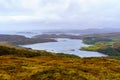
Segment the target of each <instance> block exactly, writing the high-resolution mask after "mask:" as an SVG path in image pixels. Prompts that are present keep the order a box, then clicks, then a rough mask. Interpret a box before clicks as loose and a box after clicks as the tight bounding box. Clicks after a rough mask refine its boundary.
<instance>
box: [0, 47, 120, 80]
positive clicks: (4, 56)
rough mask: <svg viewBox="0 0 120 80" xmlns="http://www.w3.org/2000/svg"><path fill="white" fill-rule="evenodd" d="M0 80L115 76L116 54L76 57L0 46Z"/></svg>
mask: <svg viewBox="0 0 120 80" xmlns="http://www.w3.org/2000/svg"><path fill="white" fill-rule="evenodd" d="M0 51H1V52H0V55H1V56H0V60H1V61H0V80H119V79H120V71H119V69H120V66H119V65H120V61H119V60H118V59H120V58H119V57H118V58H114V57H108V58H79V57H78V56H75V55H69V54H63V53H59V54H55V53H50V52H46V51H40V50H39V51H38V50H37V51H36V50H31V49H24V48H20V47H19V48H18V47H15V46H11V47H10V45H9V46H3V45H1V46H0Z"/></svg>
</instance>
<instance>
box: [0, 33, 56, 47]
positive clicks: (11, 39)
mask: <svg viewBox="0 0 120 80" xmlns="http://www.w3.org/2000/svg"><path fill="white" fill-rule="evenodd" d="M0 42H7V43H9V44H12V45H24V44H34V43H43V42H56V40H54V39H50V38H27V37H25V36H21V35H6V34H0Z"/></svg>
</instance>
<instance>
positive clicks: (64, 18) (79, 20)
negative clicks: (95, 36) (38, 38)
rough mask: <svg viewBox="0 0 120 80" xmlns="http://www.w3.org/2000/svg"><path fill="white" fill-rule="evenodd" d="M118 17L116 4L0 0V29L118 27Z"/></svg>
mask: <svg viewBox="0 0 120 80" xmlns="http://www.w3.org/2000/svg"><path fill="white" fill-rule="evenodd" d="M119 16H120V1H119V0H0V25H1V29H5V28H8V27H11V28H14V29H18V28H19V29H44V28H48V29H49V28H52V29H55V28H56V29H62V28H66V29H67V28H70V27H73V28H75V29H83V28H98V27H99V28H100V27H119V25H120V21H119V18H120V17H119ZM33 26H34V27H33Z"/></svg>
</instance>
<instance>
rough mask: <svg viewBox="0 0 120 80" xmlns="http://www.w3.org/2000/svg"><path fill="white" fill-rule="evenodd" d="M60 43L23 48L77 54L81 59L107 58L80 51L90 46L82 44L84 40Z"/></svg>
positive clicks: (98, 54)
mask: <svg viewBox="0 0 120 80" xmlns="http://www.w3.org/2000/svg"><path fill="white" fill-rule="evenodd" d="M57 40H58V42H48V43H38V44H32V45H22V46H23V47H27V48H32V49H36V50H47V51H50V52H61V53H68V54H75V55H78V56H80V57H101V56H106V55H104V54H101V53H98V52H90V51H82V50H79V49H80V48H81V47H83V46H89V45H86V44H84V43H82V40H76V39H57Z"/></svg>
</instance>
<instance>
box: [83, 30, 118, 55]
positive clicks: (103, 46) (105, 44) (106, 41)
mask: <svg viewBox="0 0 120 80" xmlns="http://www.w3.org/2000/svg"><path fill="white" fill-rule="evenodd" d="M83 42H84V43H85V44H92V46H88V47H82V50H87V51H97V52H101V53H104V54H107V55H109V56H120V33H119V32H117V33H106V34H91V35H86V36H84V38H83Z"/></svg>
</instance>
